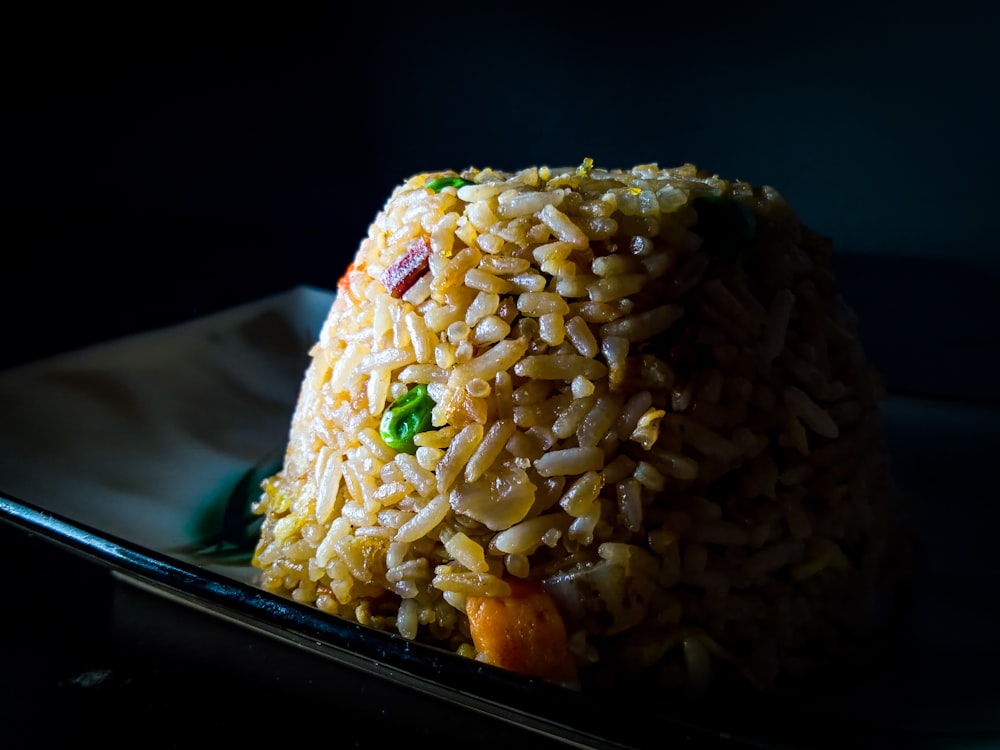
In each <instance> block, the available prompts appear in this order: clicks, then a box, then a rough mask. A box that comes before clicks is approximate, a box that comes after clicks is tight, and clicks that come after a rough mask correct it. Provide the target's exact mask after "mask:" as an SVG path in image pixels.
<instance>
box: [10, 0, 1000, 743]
mask: <svg viewBox="0 0 1000 750" xmlns="http://www.w3.org/2000/svg"><path fill="white" fill-rule="evenodd" d="M997 7H998V6H997V4H994V3H988V2H981V3H971V2H969V3H966V2H951V3H930V2H926V1H923V0H922V1H920V2H910V3H888V2H883V1H876V2H870V3H846V4H845V3H838V4H825V3H824V4H812V3H798V2H787V1H785V0H781V1H779V2H772V3H762V4H755V3H736V2H711V3H707V2H704V3H685V4H681V3H671V2H665V3H648V2H647V3H637V2H624V3H617V4H614V5H613V6H610V7H603V8H592V7H590V5H589V4H582V3H562V2H550V3H543V2H534V3H527V2H509V3H443V4H442V3H434V4H429V3H398V4H389V3H386V4H380V3H363V4H341V5H334V4H332V3H325V4H312V5H310V7H309V8H308V9H298V10H290V9H288V8H283V9H282V10H280V11H279V10H277V9H276V8H277V4H273V3H272V4H264V5H256V4H244V5H242V6H233V7H231V8H229V7H226V6H224V5H213V6H212V7H211V8H208V7H207V6H206V7H195V6H191V7H185V6H184V5H178V4H162V5H149V4H142V5H141V9H140V8H138V7H133V8H131V9H129V8H127V7H125V6H122V7H111V8H108V7H105V8H94V7H84V6H80V7H76V8H70V7H59V6H51V5H48V6H38V5H36V6H33V7H31V8H17V9H14V10H10V9H8V10H6V11H4V16H3V22H2V24H0V42H2V44H0V55H2V58H0V64H2V71H3V72H2V75H3V78H2V81H3V88H2V96H0V115H2V117H0V127H2V129H3V131H4V135H3V141H2V144H3V162H2V165H0V169H2V183H0V184H2V185H3V192H2V194H0V226H2V229H3V265H2V267H0V293H2V297H0V368H3V367H8V366H13V365H17V364H20V363H24V362H28V361H30V360H33V359H36V358H38V357H42V356H46V355H50V354H54V353H57V352H61V351H65V350H69V349H73V348H77V347H80V346H85V345H88V344H91V343H94V342H97V341H101V340H104V339H108V338H112V337H116V336H121V335H125V334H129V333H134V332H140V331H144V330H147V329H149V328H153V327H157V326H161V325H168V324H171V323H175V322H182V321H185V320H189V319H191V318H195V317H198V316H201V315H204V314H207V313H210V312H213V311H215V310H220V309H223V308H225V307H228V306H231V305H234V304H238V303H240V302H243V301H248V300H251V299H254V298H257V297H260V296H262V295H265V294H270V293H274V292H279V291H283V290H285V289H287V288H290V287H292V286H295V285H298V284H310V285H314V286H318V287H324V288H333V287H334V285H335V284H336V281H337V279H338V278H339V276H340V274H341V273H342V271H343V269H344V267H345V266H346V264H347V262H348V261H349V260H350V258H351V256H352V255H353V253H354V251H355V249H356V248H357V245H358V242H359V241H360V239H361V238H362V236H363V235H364V233H365V231H366V229H367V226H368V223H369V222H370V221H371V219H372V218H373V217H374V215H375V213H376V212H377V210H378V209H379V208H380V207H381V205H382V203H383V202H384V201H385V199H386V198H387V197H388V195H389V192H390V191H391V189H392V188H393V186H394V185H396V184H397V183H398V182H400V181H402V180H403V179H404V178H406V177H408V176H409V175H411V174H413V173H415V172H420V171H426V170H431V169H443V168H456V169H461V168H464V167H466V166H477V167H486V166H490V167H494V168H499V169H512V170H513V169H518V168H521V167H525V166H530V165H534V164H539V165H540V164H549V165H553V166H557V165H573V164H577V163H579V162H580V161H581V160H582V159H583V158H584V157H591V158H593V159H594V160H595V162H596V163H597V164H598V165H600V166H606V167H629V166H632V165H633V164H637V163H642V162H658V163H660V164H661V165H662V166H674V165H677V164H681V163H684V162H693V163H695V164H697V165H698V166H701V167H703V168H706V169H709V170H711V171H715V172H718V173H719V174H721V175H722V176H724V177H730V178H739V179H746V180H750V181H752V182H757V183H768V184H771V185H773V186H775V187H777V188H778V189H779V190H780V191H781V192H782V193H783V194H784V195H785V196H786V197H787V198H788V199H789V201H790V202H791V203H792V204H793V206H795V207H796V208H797V209H798V211H799V213H800V214H801V216H802V218H803V219H804V220H805V221H806V222H807V223H808V224H810V225H812V226H813V227H814V228H815V229H817V230H819V231H821V232H823V233H825V234H827V235H829V236H831V237H832V238H833V239H834V242H835V247H836V248H837V250H838V252H839V256H838V257H839V260H838V262H839V263H840V264H841V268H842V269H844V271H845V277H844V284H845V286H844V289H845V292H846V293H847V294H848V296H849V300H850V301H851V302H852V303H854V304H855V305H856V306H857V307H858V308H859V309H860V311H861V313H862V321H863V323H864V325H865V326H866V327H863V329H862V330H863V332H864V333H865V334H866V335H867V336H870V337H871V340H872V341H874V342H877V343H879V344H880V346H878V347H876V348H874V349H873V351H872V352H871V353H872V356H873V358H874V359H875V361H876V363H877V364H878V365H880V366H881V367H883V368H884V369H886V370H888V371H889V372H890V374H891V375H892V376H893V377H892V381H893V384H894V385H896V386H897V387H898V388H899V389H900V390H903V391H906V390H911V391H914V392H919V393H924V394H932V395H935V394H936V395H947V396H955V395H956V394H960V393H961V394H962V395H965V396H968V395H969V394H970V393H973V392H974V395H975V396H976V397H979V398H982V399H984V400H991V401H993V402H994V403H995V396H994V395H993V394H994V391H995V386H994V384H993V382H992V380H991V377H992V372H995V368H985V367H969V366H968V364H969V360H968V359H967V357H968V352H969V351H970V350H971V349H970V346H969V341H970V340H971V341H978V342H981V343H982V346H981V347H980V348H978V349H976V351H978V352H983V351H988V350H989V351H994V352H995V350H996V349H997V348H1000V341H998V339H997V335H996V333H994V332H993V331H994V330H995V329H990V328H985V327H984V326H983V324H984V323H989V320H988V318H989V316H990V314H991V313H993V312H995V311H996V310H997V303H996V301H995V294H994V292H995V290H996V289H997V280H998V279H1000V248H998V243H997V240H996V226H997V224H998V223H1000V211H998V210H997V207H996V202H997V187H996V185H997V175H998V174H1000V158H998V148H997V135H996V134H997V131H998V127H1000V118H998V115H997V112H998V109H997V88H998V87H997V80H998V79H997V73H998V70H1000V53H998V51H997V48H998V46H997V44H996V33H997V28H998V21H1000V11H998V10H997ZM317 8H320V9H319V10H318V9H317ZM959 282H960V283H959ZM970 290H971V291H970ZM942 309H945V310H948V311H951V312H955V311H957V312H956V313H955V315H957V317H955V316H952V317H951V318H950V321H951V322H949V323H948V324H947V325H948V326H949V328H948V331H949V335H948V336H937V337H935V336H933V335H931V334H932V333H933V332H934V331H938V332H940V330H941V329H940V328H935V326H936V325H938V326H939V325H941V324H940V323H936V322H935V321H938V320H940V317H939V316H938V315H937V313H939V312H940V311H941V310H942ZM870 310H874V311H876V312H877V314H868V312H869V311H870ZM914 321H917V322H914ZM984 330H985V333H984V332H983V331H984ZM973 331H978V333H977V334H976V335H977V336H978V337H979V338H978V339H973V338H970V337H971V336H972V332H973ZM935 338H936V339H937V341H939V342H943V343H939V344H938V348H937V349H933V351H930V352H928V351H927V350H926V349H925V344H927V341H928V340H931V341H932V342H933V340H935ZM952 342H955V345H956V346H959V345H960V346H961V347H964V348H963V349H962V350H961V352H962V354H961V356H958V355H955V354H954V352H952V351H951V350H950V349H948V347H949V346H950V345H951V343H952ZM972 349H975V347H972ZM928 355H936V356H934V358H933V360H932V361H933V366H932V367H929V366H928V364H927V363H928ZM963 356H964V357H966V359H962V357H963ZM977 356H978V355H977ZM985 356H986V355H984V357H985ZM988 356H990V357H992V360H990V361H992V362H993V364H995V362H996V356H995V354H991V355H988ZM986 361H987V360H986V359H985V358H984V359H983V360H981V362H986ZM970 373H971V375H970ZM0 418H2V415H0ZM0 533H2V535H0V546H2V548H3V550H4V554H3V556H2V558H0V559H3V564H4V566H5V567H6V566H7V565H8V564H9V563H10V562H23V561H24V560H31V561H32V562H33V563H34V564H36V565H38V566H39V567H41V568H42V577H41V580H40V583H39V585H36V586H33V587H23V588H24V590H22V591H21V592H20V594H19V595H20V596H21V597H22V598H20V599H19V604H18V605H17V610H18V612H17V614H16V616H15V615H12V614H11V612H12V611H13V608H7V607H4V609H3V615H2V619H3V621H4V625H3V629H2V630H0V638H2V640H3V642H4V643H5V644H6V645H7V649H6V652H0V656H2V658H3V660H4V665H5V667H4V668H5V670H6V671H5V672H4V674H5V676H6V678H7V679H6V680H4V681H3V683H2V685H0V686H2V688H3V690H2V692H0V699H2V702H3V706H2V707H0V717H3V718H4V719H5V720H9V719H11V718H12V717H15V715H17V716H19V717H20V718H21V720H22V721H21V726H23V727H25V733H26V735H25V736H26V737H27V736H29V735H31V736H33V733H34V732H35V731H36V728H37V727H44V729H45V731H46V732H47V733H48V735H49V736H50V737H57V738H58V737H66V738H69V737H81V736H89V737H101V736H102V734H103V736H104V737H105V738H115V739H120V740H122V744H124V743H125V740H124V738H125V737H126V733H125V731H124V730H122V729H121V727H119V728H118V730H116V731H114V732H112V733H111V734H109V733H108V732H110V731H111V730H110V729H109V727H114V726H117V725H115V724H114V723H113V722H114V721H115V717H116V716H119V715H120V713H121V712H124V713H125V714H127V715H130V716H132V717H133V718H134V719H136V720H139V721H141V722H152V723H156V722H160V723H161V725H160V732H161V733H160V735H159V739H160V741H161V745H170V746H182V745H184V744H185V743H186V739H187V738H189V737H190V736H191V734H192V732H194V731H195V730H196V727H197V726H200V725H199V724H198V720H197V718H196V717H197V715H198V713H199V712H198V705H199V704H203V705H204V704H212V705H215V704H216V703H217V702H218V701H219V700H220V699H219V696H220V695H226V696H228V698H231V699H233V700H234V701H235V702H236V703H237V708H236V709H234V713H231V714H226V715H223V716H220V715H218V714H216V715H215V716H214V717H213V718H212V719H211V721H212V722H214V726H215V728H216V729H221V730H222V731H223V732H225V733H228V734H229V736H230V737H231V738H232V740H233V741H234V742H236V743H237V744H245V743H247V742H249V741H251V740H252V738H254V737H255V736H256V734H255V732H256V731H257V730H256V729H255V726H260V725H262V724H266V718H265V717H266V716H268V713H267V710H268V709H267V707H266V706H262V705H261V704H262V702H266V701H267V700H270V699H274V698H275V696H278V697H280V696H281V695H283V694H287V693H294V692H296V691H302V690H304V688H303V682H302V680H304V681H305V682H308V683H310V684H312V685H313V687H316V686H317V685H316V684H314V683H320V682H322V680H324V679H329V678H330V675H329V674H328V673H326V672H323V671H322V670H320V669H319V668H317V667H316V666H315V665H314V664H313V663H312V662H309V661H308V660H305V661H303V660H301V658H299V657H297V656H296V655H295V654H294V653H285V652H282V651H278V652H275V651H272V650H270V649H268V648H266V647H265V646H264V644H262V643H261V642H259V641H258V640H254V639H252V638H251V637H250V636H249V635H246V634H243V633H238V632H231V631H228V630H224V629H223V630H220V629H219V628H220V627H221V626H219V625H218V624H211V625H209V624H207V623H205V622H200V621H196V619H195V618H193V615H191V614H189V613H184V614H180V613H177V612H172V613H171V612H164V611H162V607H160V608H156V606H155V605H150V604H146V603H143V601H142V599H141V597H138V596H137V595H136V594H135V593H134V592H131V591H128V590H127V591H125V592H122V591H120V590H119V588H118V587H116V586H114V585H112V584H111V582H110V581H109V580H108V578H107V576H106V574H105V572H104V571H103V570H101V569H91V568H89V567H87V566H86V565H85V563H83V562H82V561H80V560H77V559H76V558H71V557H67V556H64V555H62V554H49V553H48V545H47V544H44V543H42V542H40V541H39V540H32V539H27V540H26V539H23V538H21V535H19V534H17V533H14V532H13V531H11V530H9V529H6V528H0ZM186 628H187V629H190V630H191V632H197V633H200V634H201V637H203V639H204V640H203V642H202V644H201V648H200V649H199V647H198V646H197V645H196V646H194V649H193V650H191V646H190V645H188V646H187V647H181V646H179V645H178V644H179V643H188V644H190V643H191V640H192V639H190V638H187V639H178V638H177V637H176V633H177V632H178V630H184V629H186ZM185 648H186V649H187V650H185ZM179 649H180V650H179ZM206 663H207V664H208V666H209V669H208V672H207V673H206V672H205V671H199V665H203V664H206ZM109 666H113V667H114V669H113V670H112V674H113V677H112V678H109V679H108V680H106V681H105V682H104V683H103V687H99V688H98V689H94V690H87V689H81V687H82V683H81V679H83V678H86V677H88V676H90V677H92V678H94V679H97V678H100V677H101V675H103V674H104V672H103V671H102V670H103V669H104V668H105V667H109ZM297 670H298V671H297ZM311 670H314V671H311ZM296 671H297V672H296ZM292 673H297V674H299V676H300V678H301V679H300V681H299V682H288V680H291V679H293V678H292V677H290V676H289V675H290V674H292ZM282 680H285V681H286V682H282ZM355 684H356V683H351V685H355ZM83 687H85V686H83ZM358 689H360V690H362V691H363V690H364V688H358ZM368 689H371V688H368ZM352 690H354V688H353V687H351V688H345V687H341V688H339V692H338V693H337V694H338V695H340V694H342V693H344V692H347V693H350V692H351V691H352ZM320 693H322V691H320ZM393 696H394V697H393V699H399V700H407V698H406V696H405V695H403V696H402V697H400V696H399V695H395V694H393ZM310 697H311V698H312V699H313V700H314V704H313V710H316V711H322V706H323V705H326V704H327V703H328V700H330V699H326V700H324V699H323V698H322V696H320V697H317V696H316V694H315V691H314V692H312V693H310ZM15 698H18V699H20V702H18V700H15ZM28 706H30V708H26V707H28ZM421 708H422V704H419V703H417V704H413V705H411V706H410V711H411V712H412V713H417V712H418V711H419V710H421ZM53 714H58V715H60V716H61V717H63V720H62V721H57V722H52V723H49V722H47V718H48V717H50V716H52V715H53ZM165 716H169V717H172V719H169V720H167V721H166V722H163V717H165ZM455 720H456V721H457V719H455ZM376 723H377V724H378V725H379V727H380V728H381V730H382V731H384V732H386V735H385V738H386V740H387V741H390V742H396V741H405V737H406V736H407V735H406V732H405V731H404V730H403V729H402V728H401V727H400V726H398V723H397V722H394V721H392V720H391V718H390V720H388V721H387V720H385V719H384V718H382V719H376ZM476 726H477V729H476V732H475V733H474V734H471V735H466V736H467V738H469V737H471V739H472V740H473V741H474V743H478V744H479V746H487V745H489V744H490V742H492V743H493V746H497V747H499V746H502V745H509V743H510V742H512V741H524V738H523V737H520V738H519V737H518V736H516V735H514V736H510V735H504V734H503V733H501V732H499V731H498V730H497V729H496V728H495V727H492V726H490V725H489V724H485V725H484V724H479V725H476ZM425 729H426V728H425ZM467 731H468V729H467ZM15 736H16V735H15ZM358 742H360V741H359V740H357V739H354V740H348V741H347V742H346V744H352V743H358ZM25 743H26V744H27V740H25ZM154 744H155V743H154ZM16 746H21V745H16Z"/></svg>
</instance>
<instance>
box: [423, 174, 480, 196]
mask: <svg viewBox="0 0 1000 750" xmlns="http://www.w3.org/2000/svg"><path fill="white" fill-rule="evenodd" d="M473 184H475V183H473V182H472V180H466V179H464V178H462V177H436V178H435V179H433V180H431V181H430V182H428V183H427V184H426V185H424V187H425V188H427V189H428V190H433V191H434V192H435V193H440V192H441V189H442V188H446V187H454V188H460V187H462V186H463V185H473Z"/></svg>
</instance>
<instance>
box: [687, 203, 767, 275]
mask: <svg viewBox="0 0 1000 750" xmlns="http://www.w3.org/2000/svg"><path fill="white" fill-rule="evenodd" d="M691 205H692V206H693V207H694V210H695V212H696V213H697V214H698V223H697V224H695V226H694V227H693V230H694V232H695V233H696V234H698V235H700V236H701V237H702V239H704V240H705V251H706V252H709V253H711V254H712V255H715V256H717V257H719V258H722V259H724V260H735V259H736V258H738V257H739V255H740V253H741V251H742V250H743V248H744V247H745V246H746V244H747V243H749V242H750V241H751V240H753V239H754V237H756V236H757V217H756V216H754V213H753V211H751V210H750V208H748V207H747V206H745V205H744V204H743V203H741V202H740V201H738V200H734V199H733V198H726V197H724V196H721V195H701V196H698V197H697V198H695V199H694V200H693V201H691Z"/></svg>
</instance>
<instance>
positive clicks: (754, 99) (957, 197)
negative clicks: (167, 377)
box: [0, 0, 1000, 366]
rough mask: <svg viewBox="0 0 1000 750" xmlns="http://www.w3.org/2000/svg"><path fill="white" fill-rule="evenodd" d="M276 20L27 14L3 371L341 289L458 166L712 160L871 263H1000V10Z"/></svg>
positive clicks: (805, 7)
mask: <svg viewBox="0 0 1000 750" xmlns="http://www.w3.org/2000/svg"><path fill="white" fill-rule="evenodd" d="M276 8H277V6H276V5H275V4H264V5H256V4H243V5H242V6H239V7H236V6H233V7H231V8H229V7H227V6H226V5H211V6H209V5H208V4H206V5H205V7H201V8H196V7H195V6H191V7H187V6H185V5H183V4H180V5H175V4H164V5H149V4H141V6H136V7H135V8H132V9H129V8H128V7H126V6H121V7H113V6H112V7H111V8H100V7H96V8H95V7H85V6H80V7H77V8H70V7H69V6H67V7H61V8H60V7H58V6H57V7H52V6H33V9H31V8H29V9H25V8H20V9H16V10H13V11H11V10H7V11H5V16H6V17H5V19H4V23H3V25H2V29H3V30H2V40H3V45H2V53H0V54H3V63H2V64H3V68H2V69H3V81H4V83H3V95H2V102H0V106H2V107H3V117H2V122H3V128H4V130H5V131H6V135H5V136H4V141H3V145H4V160H3V185H4V195H3V196H2V226H3V229H4V237H5V240H4V246H5V249H4V253H3V255H4V268H3V271H2V275H0V280H2V282H0V286H2V289H3V292H4V297H5V299H4V305H3V310H4V312H3V318H2V320H3V329H2V331H3V336H4V338H5V339H7V338H8V337H12V338H13V339H15V340H16V341H17V342H18V345H17V347H16V348H12V347H10V346H9V345H6V343H5V346H3V347H0V366H2V365H9V364H14V363H16V362H19V361H23V360H24V359H27V358H33V357H36V356H40V355H43V354H47V353H51V352H52V351H53V350H54V349H58V348H68V347H72V346H76V345H83V344H86V343H90V342H91V341H94V340H98V339H101V338H106V337H109V336H113V335H119V334H121V333H127V332H131V331H134V330H144V329H146V328H148V327H150V326H154V325H160V324H165V323H168V322H173V321H175V320H182V319H186V318H189V317H192V316H196V315H199V314H204V313H206V312H209V311H211V310H215V309H219V308H222V307H225V306H228V305H231V304H233V303H235V302H239V301H243V300H247V299H252V298H254V297H257V296H260V295H262V294H266V293H269V292H271V291H280V290H284V289H285V288H287V287H289V286H293V285H295V284H299V283H306V284H312V285H316V286H321V287H330V288H332V287H333V285H334V284H335V282H336V279H337V278H338V277H339V275H340V273H341V272H342V270H343V268H344V266H345V265H346V263H347V262H348V260H349V259H350V257H351V255H352V254H353V252H354V250H355V249H356V247H357V244H358V242H359V240H360V239H361V237H362V236H363V235H364V233H365V230H366V228H367V225H368V223H369V221H370V220H371V219H372V218H373V216H374V214H375V212H376V211H377V210H378V209H379V208H380V207H381V205H382V203H383V202H384V200H385V199H386V198H387V197H388V194H389V192H390V190H391V189H392V187H393V186H394V185H395V184H397V183H398V182H400V181H401V180H402V179H404V178H405V177H407V176H409V175H410V174H413V173H415V172H418V171H425V170H429V169H438V168H448V167H452V168H458V169H460V168H463V167H466V166H478V167H485V166H491V167H495V168H500V169H518V168H521V167H524V166H530V165H533V164H549V165H575V164H578V163H579V162H580V161H581V160H582V159H583V158H584V157H588V156H589V157H591V158H593V159H594V160H595V161H596V162H597V163H598V164H599V165H603V166H608V167H629V166H632V165H633V164H637V163H642V162H650V161H655V162H658V163H660V164H661V165H662V166H673V165H677V164H681V163H684V162H693V163H695V164H697V165H699V166H701V167H703V168H706V169H709V170H711V171H715V172H718V173H719V174H721V175H722V176H725V177H730V178H739V179H747V180H750V181H753V182H760V183H768V184H771V185H773V186H775V187H777V188H778V189H779V190H780V191H781V192H782V193H783V194H785V196H786V197H787V198H788V199H789V200H790V201H791V202H792V204H793V205H794V206H795V207H796V208H797V209H798V211H799V213H800V214H801V215H802V217H803V219H804V220H805V221H806V222H807V223H809V224H811V225H812V226H814V227H815V228H816V229H817V230H819V231H821V232H823V233H825V234H828V235H829V236H831V237H833V238H834V240H835V242H836V246H837V248H838V249H839V250H840V251H841V252H842V253H845V254H847V253H851V254H863V255H866V256H871V255H876V254H877V255H887V256H890V257H897V256H904V257H906V258H916V259H927V258H932V259H938V258H946V259H951V260H954V261H957V262H959V263H961V264H963V265H964V266H966V267H971V268H974V269H979V270H987V271H990V272H992V273H997V272H1000V253H998V252H997V247H996V241H995V239H994V236H995V230H994V227H995V225H996V223H997V221H998V218H997V210H996V206H995V203H996V189H995V187H994V186H995V180H996V175H997V173H998V171H1000V157H998V153H1000V151H998V148H997V143H996V141H997V136H996V132H997V130H998V126H1000V118H998V116H997V72H998V69H1000V54H998V51H997V49H998V45H997V44H996V43H995V36H996V30H997V22H998V20H1000V11H998V10H997V5H996V4H995V3H988V2H981V3H978V4H977V3H967V2H964V1H960V2H952V3H930V2H927V1H925V0H921V1H918V2H910V3H889V2H885V1H884V0H876V1H875V2H868V3H846V4H845V3H837V4H833V3H831V4H826V3H823V4H811V3H797V2H788V1H786V0H779V2H770V3H761V4H755V3H736V2H711V3H673V2H664V3H623V4H619V5H618V6H615V7H614V8H610V9H609V8H605V9H603V10H602V9H599V8H592V9H590V8H589V6H586V5H584V4H578V3H565V2H550V3H544V2H533V3H528V2H519V1H515V2H509V3H496V4H494V3H476V4H460V3H452V4H443V5H439V4H426V3H394V4H388V3H387V4H379V3H361V4H350V5H349V6H336V5H334V4H331V3H326V4H311V5H310V7H309V9H301V10H289V9H283V10H280V11H279V10H276ZM317 8H319V9H317ZM53 327H54V328H56V329H58V333H59V336H58V337H56V336H53V335H52V333H53Z"/></svg>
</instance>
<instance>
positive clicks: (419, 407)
mask: <svg viewBox="0 0 1000 750" xmlns="http://www.w3.org/2000/svg"><path fill="white" fill-rule="evenodd" d="M433 408H434V399H432V398H431V397H430V396H429V395H428V394H427V386H426V385H424V384H423V383H420V384H418V385H415V386H413V387H412V388H411V389H410V390H408V391H407V392H406V393H404V394H403V395H402V396H400V397H399V398H397V399H396V400H395V401H393V402H392V405H391V406H390V407H389V408H388V409H386V410H385V413H384V414H383V415H382V422H381V424H380V425H379V433H380V434H381V435H382V440H383V441H384V442H385V444H386V445H388V446H389V447H390V448H392V449H393V450H396V451H400V452H401V453H409V454H411V455H412V454H414V453H416V452H417V446H416V445H414V443H413V438H414V436H416V435H417V434H418V433H421V432H427V431H428V430H432V429H435V428H434V427H433V426H432V424H431V410H432V409H433Z"/></svg>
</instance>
